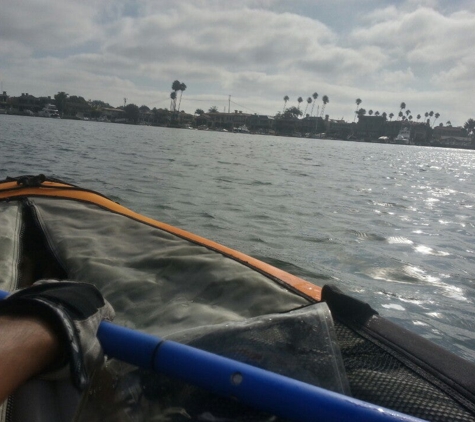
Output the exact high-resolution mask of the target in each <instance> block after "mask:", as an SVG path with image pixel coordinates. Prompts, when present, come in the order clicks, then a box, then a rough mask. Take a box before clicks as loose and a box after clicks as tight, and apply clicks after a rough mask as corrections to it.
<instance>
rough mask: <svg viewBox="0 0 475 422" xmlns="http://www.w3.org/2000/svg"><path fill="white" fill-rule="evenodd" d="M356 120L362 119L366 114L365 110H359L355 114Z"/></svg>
mask: <svg viewBox="0 0 475 422" xmlns="http://www.w3.org/2000/svg"><path fill="white" fill-rule="evenodd" d="M356 114H357V115H358V118H360V117H363V116H364V115H365V114H366V110H365V109H364V108H359V109H358V111H357V113H356Z"/></svg>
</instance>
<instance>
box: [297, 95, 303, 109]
mask: <svg viewBox="0 0 475 422" xmlns="http://www.w3.org/2000/svg"><path fill="white" fill-rule="evenodd" d="M297 102H298V103H299V106H298V107H297V108H298V109H299V110H300V103H302V102H303V98H302V97H298V98H297Z"/></svg>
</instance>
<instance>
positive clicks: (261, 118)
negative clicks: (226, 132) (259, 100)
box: [246, 114, 274, 133]
mask: <svg viewBox="0 0 475 422" xmlns="http://www.w3.org/2000/svg"><path fill="white" fill-rule="evenodd" d="M246 126H247V127H248V128H249V130H250V131H251V132H257V133H269V132H270V131H272V130H273V128H274V118H273V117H270V116H266V115H263V114H253V115H252V116H249V117H248V118H247V120H246Z"/></svg>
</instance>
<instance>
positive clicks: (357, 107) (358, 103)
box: [353, 98, 363, 121]
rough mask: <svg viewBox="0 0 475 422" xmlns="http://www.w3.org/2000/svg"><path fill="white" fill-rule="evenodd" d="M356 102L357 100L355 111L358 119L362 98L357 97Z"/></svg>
mask: <svg viewBox="0 0 475 422" xmlns="http://www.w3.org/2000/svg"><path fill="white" fill-rule="evenodd" d="M355 102H356V111H355V119H356V115H357V114H358V109H359V108H360V104H361V103H362V102H363V101H362V100H361V98H357V99H356V101H355ZM353 121H355V120H354V119H353Z"/></svg>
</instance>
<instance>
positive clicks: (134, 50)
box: [0, 0, 475, 126]
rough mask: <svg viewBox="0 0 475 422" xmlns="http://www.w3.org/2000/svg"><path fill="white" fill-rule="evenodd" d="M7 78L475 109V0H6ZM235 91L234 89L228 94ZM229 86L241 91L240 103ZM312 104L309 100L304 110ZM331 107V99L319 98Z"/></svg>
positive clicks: (247, 102) (155, 103) (197, 97)
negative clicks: (315, 95)
mask: <svg viewBox="0 0 475 422" xmlns="http://www.w3.org/2000/svg"><path fill="white" fill-rule="evenodd" d="M0 9H1V13H0V83H1V88H2V90H3V91H7V93H8V94H9V95H11V96H18V95H20V94H21V93H29V94H31V95H34V96H37V97H38V96H47V95H51V96H52V95H54V94H56V93H57V92H59V91H64V92H67V93H68V94H69V95H80V96H83V97H84V98H85V99H86V100H89V99H91V100H102V101H106V102H108V103H110V104H111V105H113V106H120V105H123V104H124V98H126V102H127V104H129V103H134V104H137V105H138V106H141V105H147V106H148V107H150V108H153V107H157V108H168V107H170V98H169V97H170V92H171V85H172V82H173V81H174V80H179V81H180V82H183V83H185V84H186V86H187V88H186V90H185V91H184V92H183V97H182V102H181V109H182V110H185V111H186V112H189V113H193V112H194V111H195V110H196V109H197V108H201V109H204V110H205V111H206V110H208V109H209V108H210V107H212V106H216V107H217V108H218V110H219V111H226V112H227V111H228V109H229V105H230V109H231V112H234V110H240V111H242V112H244V113H258V114H268V115H275V114H276V113H277V112H279V111H282V110H283V107H284V101H283V97H284V96H286V95H287V96H289V98H290V100H289V102H288V103H287V107H289V106H297V105H298V103H297V98H298V97H302V98H303V99H304V102H303V103H302V105H301V109H302V111H305V106H306V104H307V103H306V101H305V100H306V99H307V98H308V97H310V96H311V95H312V94H313V93H314V92H316V93H318V95H319V96H318V98H317V100H316V105H315V108H314V110H313V114H315V113H316V111H317V108H318V107H319V106H320V107H321V99H322V97H323V95H327V96H328V98H329V103H328V104H327V106H326V108H325V114H329V115H330V118H332V119H341V118H344V119H345V120H347V121H353V120H354V117H355V110H356V104H355V101H356V99H357V98H360V99H361V100H362V103H361V107H363V108H365V109H366V110H367V111H369V110H373V111H379V112H380V113H382V112H386V113H387V114H389V113H394V114H395V115H397V114H398V113H399V110H400V108H399V106H400V103H401V102H405V103H406V110H407V109H409V110H410V111H411V115H413V118H414V120H417V117H416V116H417V114H420V115H422V116H424V113H425V112H429V111H434V112H435V113H436V112H437V113H439V114H440V118H439V121H438V123H439V122H442V123H444V124H446V122H447V121H450V122H451V123H452V124H453V125H454V126H456V125H463V124H464V123H465V122H466V121H467V120H468V119H469V118H475V96H474V94H475V48H474V46H475V2H473V0H426V1H424V0H421V1H414V0H401V1H395V0H392V1H389V0H388V1H386V0H358V1H354V0H325V1H321V0H308V1H307V0H293V1H283V0H240V1H229V0H221V1H216V0H196V1H189V0H180V1H177V0H174V1H169V0H160V1H152V0H143V1H137V0H78V1H71V0H69V1H67V0H18V1H13V0H0ZM229 96H231V97H229ZM229 99H230V100H231V102H229ZM310 111H311V106H310V107H308V109H307V113H309V112H310ZM319 111H321V109H319Z"/></svg>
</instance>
